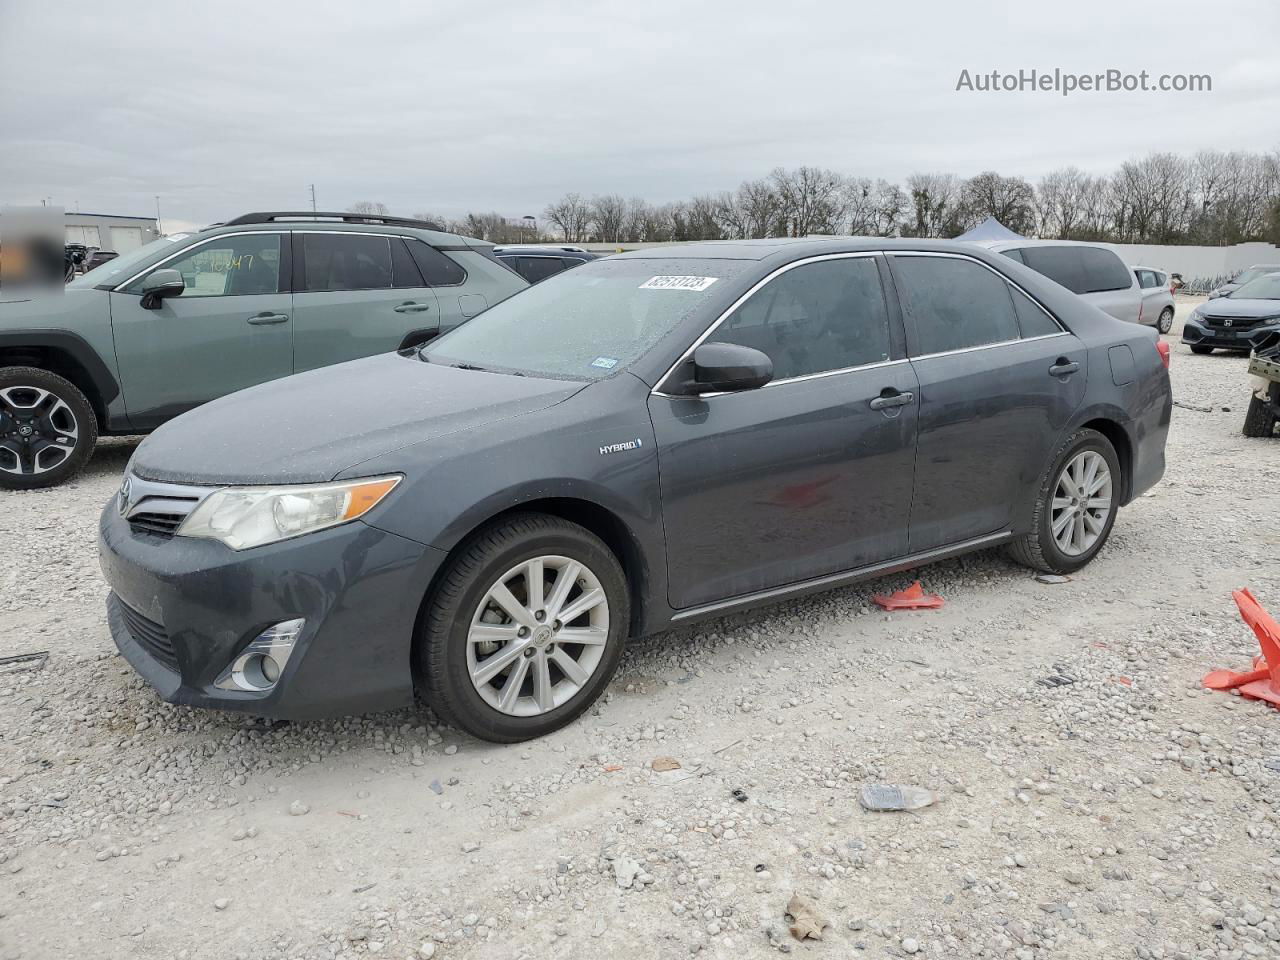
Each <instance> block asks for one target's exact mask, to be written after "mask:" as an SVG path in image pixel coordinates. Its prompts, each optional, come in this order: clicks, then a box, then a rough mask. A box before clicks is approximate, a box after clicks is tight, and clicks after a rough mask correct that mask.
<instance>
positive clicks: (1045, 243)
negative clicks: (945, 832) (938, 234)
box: [965, 237, 1155, 270]
mask: <svg viewBox="0 0 1280 960" xmlns="http://www.w3.org/2000/svg"><path fill="white" fill-rule="evenodd" d="M965 242H966V243H976V244H978V245H979V246H982V247H986V248H987V249H988V250H994V251H996V252H997V253H998V252H1000V251H1002V250H1018V249H1021V248H1022V247H1098V248H1100V249H1102V250H1111V251H1112V252H1113V253H1114V252H1115V249H1114V245H1113V244H1110V243H1106V242H1104V241H1102V240H1032V239H1030V238H1029V237H1028V238H1023V239H1021V240H968V241H965ZM1146 269H1148V270H1153V269H1155V268H1154V267H1147V268H1146Z"/></svg>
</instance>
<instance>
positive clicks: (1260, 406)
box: [1242, 383, 1280, 437]
mask: <svg viewBox="0 0 1280 960" xmlns="http://www.w3.org/2000/svg"><path fill="white" fill-rule="evenodd" d="M1271 404H1275V407H1280V383H1273V384H1272V385H1271V403H1268V402H1267V401H1266V400H1261V399H1259V398H1258V396H1257V394H1254V395H1253V396H1251V397H1250V398H1249V409H1248V410H1247V411H1245V415H1244V429H1243V431H1242V432H1243V433H1244V435H1245V436H1246V437H1270V436H1274V435H1275V432H1276V419H1277V418H1276V414H1275V407H1273V406H1272V405H1271Z"/></svg>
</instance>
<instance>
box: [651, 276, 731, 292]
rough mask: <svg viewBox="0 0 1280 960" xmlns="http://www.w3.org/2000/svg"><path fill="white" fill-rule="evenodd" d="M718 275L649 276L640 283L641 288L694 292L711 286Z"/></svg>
mask: <svg viewBox="0 0 1280 960" xmlns="http://www.w3.org/2000/svg"><path fill="white" fill-rule="evenodd" d="M717 279H719V278H718V277H650V278H649V279H648V280H646V281H645V282H644V283H642V284H640V289H641V290H692V291H694V292H695V293H696V292H697V291H699V290H705V289H707V287H709V286H711V285H712V284H713V283H715V282H716V280H717Z"/></svg>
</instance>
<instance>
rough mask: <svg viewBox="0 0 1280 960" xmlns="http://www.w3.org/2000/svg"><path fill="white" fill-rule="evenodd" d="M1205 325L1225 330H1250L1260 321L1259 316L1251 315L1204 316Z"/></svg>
mask: <svg viewBox="0 0 1280 960" xmlns="http://www.w3.org/2000/svg"><path fill="white" fill-rule="evenodd" d="M1204 322H1205V325H1206V326H1210V327H1214V328H1222V329H1226V330H1252V329H1253V328H1254V327H1256V326H1257V325H1258V324H1260V323H1262V322H1263V321H1262V319H1261V318H1253V317H1205V318H1204Z"/></svg>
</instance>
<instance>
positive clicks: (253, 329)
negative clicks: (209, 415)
mask: <svg viewBox="0 0 1280 960" xmlns="http://www.w3.org/2000/svg"><path fill="white" fill-rule="evenodd" d="M289 246H290V245H289V234H288V233H282V232H279V231H247V232H245V233H234V234H223V235H220V236H217V237H212V238H210V239H208V240H205V241H203V242H199V243H196V244H193V245H192V246H189V247H187V248H185V249H184V250H182V251H179V252H178V253H175V254H174V255H172V256H171V257H169V258H168V259H166V260H162V261H161V262H159V263H157V264H155V265H153V266H152V267H151V268H150V269H149V270H148V271H147V273H146V274H144V275H143V276H141V277H138V278H136V279H134V280H132V281H130V282H129V283H128V284H127V285H126V286H124V287H123V288H122V289H121V290H118V291H114V292H112V294H111V329H112V332H113V335H114V337H115V345H116V359H117V362H118V364H119V368H120V380H121V384H122V385H123V391H124V399H125V408H126V410H127V411H128V414H129V420H130V423H131V424H132V426H133V427H134V428H135V429H138V430H149V429H151V428H153V427H157V426H159V425H160V424H161V423H163V422H164V421H165V420H167V419H169V418H170V417H175V416H177V415H178V414H180V413H182V412H184V411H186V410H189V409H191V408H192V407H194V406H197V405H199V404H201V403H205V402H206V401H209V400H213V399H214V398H216V397H220V396H222V395H223V394H227V393H232V392H233V391H236V390H242V389H243V388H245V387H251V386H253V385H254V384H257V383H262V382H264V381H267V380H274V379H276V378H277V377H286V376H288V375H289V374H291V373H292V372H293V324H292V322H291V321H292V318H293V305H292V298H291V296H290V293H289V277H290V270H289ZM158 269H172V270H177V271H178V272H179V273H180V274H182V279H183V281H184V282H185V283H186V289H185V290H184V291H183V292H182V295H181V296H177V297H166V298H165V299H163V300H160V301H159V302H158V303H157V304H156V309H154V310H146V309H143V307H142V287H143V285H144V284H145V283H146V278H147V276H148V275H149V274H150V273H152V272H153V271H154V270H158Z"/></svg>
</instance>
